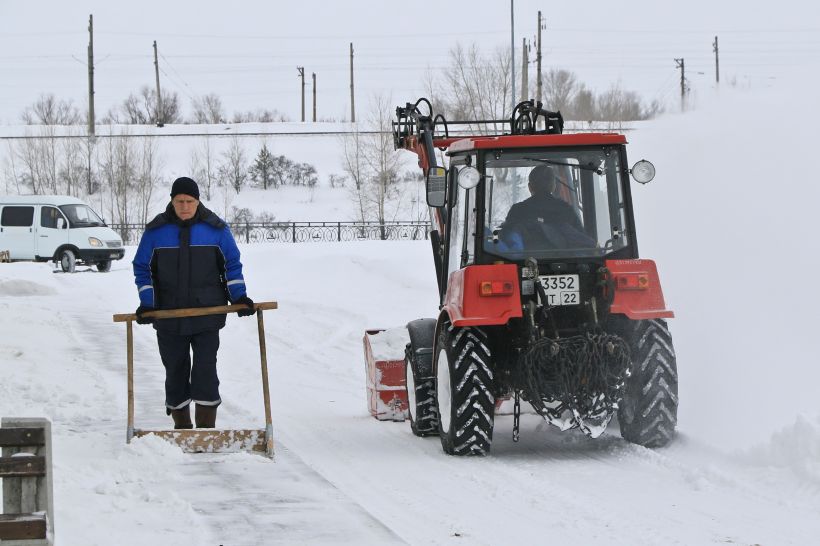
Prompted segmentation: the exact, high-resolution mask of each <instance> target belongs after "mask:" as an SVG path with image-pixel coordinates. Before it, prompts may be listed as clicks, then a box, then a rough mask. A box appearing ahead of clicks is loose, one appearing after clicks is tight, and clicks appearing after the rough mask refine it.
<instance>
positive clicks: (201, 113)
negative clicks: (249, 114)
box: [193, 93, 226, 123]
mask: <svg viewBox="0 0 820 546" xmlns="http://www.w3.org/2000/svg"><path fill="white" fill-rule="evenodd" d="M193 109H194V114H193V119H194V123H225V122H226V119H225V109H224V108H223V107H222V99H220V98H219V96H218V95H217V94H216V93H208V94H207V95H203V96H202V97H199V98H197V99H194V103H193Z"/></svg>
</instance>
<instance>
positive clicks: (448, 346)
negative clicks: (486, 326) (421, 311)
mask: <svg viewBox="0 0 820 546" xmlns="http://www.w3.org/2000/svg"><path fill="white" fill-rule="evenodd" d="M435 351H436V353H435V362H434V365H433V367H434V368H435V370H436V375H435V377H436V384H435V391H436V407H437V409H438V415H439V436H440V437H441V446H442V448H444V452H445V453H448V454H450V455H486V454H487V453H489V451H490V445H491V444H492V440H493V418H494V411H495V396H494V395H493V390H492V384H493V373H492V368H491V364H492V360H491V355H490V350H489V348H488V346H487V338H486V336H485V334H484V333H483V332H482V331H481V330H478V329H476V328H471V327H465V328H455V327H453V326H449V325H446V326H445V327H443V328H442V330H441V332H440V333H439V336H438V339H437V340H436V347H435Z"/></svg>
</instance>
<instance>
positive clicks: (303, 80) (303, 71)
mask: <svg viewBox="0 0 820 546" xmlns="http://www.w3.org/2000/svg"><path fill="white" fill-rule="evenodd" d="M296 70H298V71H299V76H301V78H302V123H304V122H305V67H304V66H297V67H296Z"/></svg>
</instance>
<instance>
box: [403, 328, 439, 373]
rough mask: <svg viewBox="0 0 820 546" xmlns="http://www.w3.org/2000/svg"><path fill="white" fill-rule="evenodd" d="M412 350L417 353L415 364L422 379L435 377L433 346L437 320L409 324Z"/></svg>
mask: <svg viewBox="0 0 820 546" xmlns="http://www.w3.org/2000/svg"><path fill="white" fill-rule="evenodd" d="M407 332H408V333H409V334H410V348H411V350H412V351H413V352H414V353H415V354H414V359H413V360H414V363H415V365H416V366H417V368H418V369H417V370H416V371H417V372H418V373H419V376H420V377H427V376H432V375H433V344H434V343H435V335H436V319H433V318H423V319H417V320H412V321H410V322H408V323H407Z"/></svg>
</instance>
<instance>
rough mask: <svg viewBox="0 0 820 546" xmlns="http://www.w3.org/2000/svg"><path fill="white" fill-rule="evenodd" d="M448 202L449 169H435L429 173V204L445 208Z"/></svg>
mask: <svg viewBox="0 0 820 546" xmlns="http://www.w3.org/2000/svg"><path fill="white" fill-rule="evenodd" d="M446 200H447V169H445V168H444V167H433V168H432V169H430V170H429V171H428V173H427V204H428V205H430V206H431V207H436V208H438V207H443V206H444V203H445V201H446Z"/></svg>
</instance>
